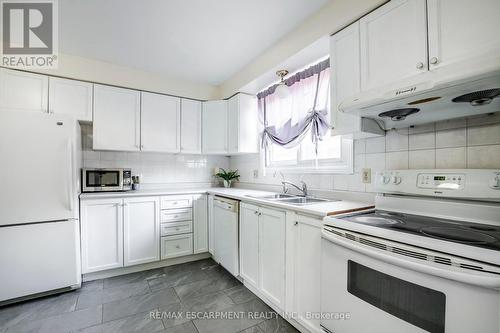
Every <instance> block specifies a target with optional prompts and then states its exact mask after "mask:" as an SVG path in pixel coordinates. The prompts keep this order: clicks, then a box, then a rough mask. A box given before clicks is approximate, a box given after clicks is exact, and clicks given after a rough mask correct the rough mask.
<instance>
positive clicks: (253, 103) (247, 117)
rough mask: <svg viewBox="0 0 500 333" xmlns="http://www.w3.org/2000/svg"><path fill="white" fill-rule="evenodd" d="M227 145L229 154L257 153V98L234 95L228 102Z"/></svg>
mask: <svg viewBox="0 0 500 333" xmlns="http://www.w3.org/2000/svg"><path fill="white" fill-rule="evenodd" d="M228 143H229V153H230V154H240V153H258V152H259V119H258V109H257V98H256V97H255V96H252V95H246V94H236V95H235V96H233V97H231V98H230V99H229V100H228Z"/></svg>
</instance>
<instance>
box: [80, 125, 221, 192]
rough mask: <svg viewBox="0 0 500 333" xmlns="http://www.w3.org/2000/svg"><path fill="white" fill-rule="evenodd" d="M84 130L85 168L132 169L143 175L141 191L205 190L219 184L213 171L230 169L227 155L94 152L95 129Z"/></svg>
mask: <svg viewBox="0 0 500 333" xmlns="http://www.w3.org/2000/svg"><path fill="white" fill-rule="evenodd" d="M81 128H82V150H83V166H84V167H88V168H131V169H132V174H133V175H140V176H141V183H142V185H141V186H142V188H149V189H153V188H170V187H175V188H186V187H198V188H199V187H206V186H210V185H211V184H212V183H213V182H214V181H215V182H216V183H218V180H216V179H214V177H213V176H212V175H213V171H214V168H216V167H222V168H228V167H229V158H228V157H225V156H204V155H183V154H160V153H143V152H111V151H94V150H92V126H90V125H82V126H81Z"/></svg>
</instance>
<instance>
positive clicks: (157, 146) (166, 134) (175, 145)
mask: <svg viewBox="0 0 500 333" xmlns="http://www.w3.org/2000/svg"><path fill="white" fill-rule="evenodd" d="M180 109H181V100H180V98H179V97H171V96H166V95H160V94H152V93H145V92H142V93H141V150H142V151H150V152H163V153H178V152H180V147H181V144H180V141H181V131H180V125H181V111H180Z"/></svg>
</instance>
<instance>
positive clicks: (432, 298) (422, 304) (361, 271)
mask: <svg viewBox="0 0 500 333" xmlns="http://www.w3.org/2000/svg"><path fill="white" fill-rule="evenodd" d="M347 291H348V292H349V293H351V294H352V295H354V296H356V297H359V298H360V299H362V300H363V301H365V302H367V303H370V304H371V305H373V306H376V307H377V308H379V309H381V310H383V311H385V312H387V313H390V314H391V315H393V316H396V317H398V318H400V319H402V320H404V321H406V322H408V323H410V324H413V325H415V326H418V327H420V328H422V329H424V330H426V331H428V332H431V333H444V324H445V306H446V296H445V294H443V293H442V292H440V291H436V290H433V289H429V288H426V287H422V286H419V285H417V284H414V283H411V282H408V281H404V280H401V279H398V278H395V277H393V276H390V275H387V274H384V273H381V272H379V271H376V270H374V269H371V268H369V267H366V266H363V265H360V264H358V263H356V262H354V261H351V260H348V277H347Z"/></svg>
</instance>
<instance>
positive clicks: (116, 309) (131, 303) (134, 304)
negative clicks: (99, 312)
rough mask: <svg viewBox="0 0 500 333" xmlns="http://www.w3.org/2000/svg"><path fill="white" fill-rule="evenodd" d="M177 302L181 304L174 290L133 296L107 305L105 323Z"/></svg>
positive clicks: (169, 289) (105, 306) (104, 313)
mask: <svg viewBox="0 0 500 333" xmlns="http://www.w3.org/2000/svg"><path fill="white" fill-rule="evenodd" d="M177 302H179V298H178V297H177V295H176V293H175V291H174V289H172V288H167V289H162V290H160V291H158V292H155V293H149V294H146V295H140V296H133V297H129V298H126V299H123V300H119V301H114V302H109V303H105V304H104V312H103V321H104V322H107V321H111V320H115V319H119V318H123V317H127V316H130V315H133V314H137V313H141V312H146V311H149V310H152V309H156V308H159V307H161V306H164V305H168V304H172V303H177Z"/></svg>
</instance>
